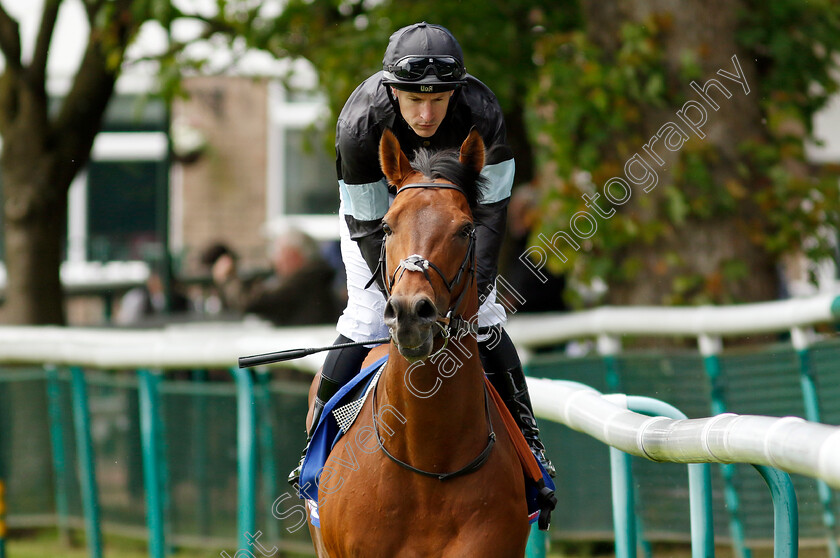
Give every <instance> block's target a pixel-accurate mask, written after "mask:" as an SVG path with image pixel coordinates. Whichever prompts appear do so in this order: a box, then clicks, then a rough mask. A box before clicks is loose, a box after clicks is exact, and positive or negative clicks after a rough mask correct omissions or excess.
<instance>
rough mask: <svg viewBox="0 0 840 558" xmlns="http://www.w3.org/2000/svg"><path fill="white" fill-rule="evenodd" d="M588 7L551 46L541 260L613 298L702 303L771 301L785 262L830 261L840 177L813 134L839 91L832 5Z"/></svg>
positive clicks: (839, 20)
mask: <svg viewBox="0 0 840 558" xmlns="http://www.w3.org/2000/svg"><path fill="white" fill-rule="evenodd" d="M581 7H582V10H583V13H584V15H585V18H584V19H585V23H584V26H583V28H582V29H581V30H578V31H574V32H571V33H563V34H552V35H549V36H546V37H544V38H543V39H542V40H541V41H540V43H539V44H538V45H537V54H536V55H537V58H538V60H539V61H540V64H541V70H540V78H539V80H538V84H539V85H538V87H537V88H535V89H534V91H533V96H532V97H531V101H532V103H533V104H534V107H535V115H536V118H535V119H534V120H533V126H532V131H533V133H534V137H535V138H536V139H537V142H538V143H539V145H540V153H541V155H542V157H543V158H542V159H541V160H542V162H543V163H544V166H543V171H544V172H543V173H542V175H541V179H542V188H543V206H542V208H543V221H542V225H541V228H540V230H539V231H536V232H535V235H534V238H533V246H534V250H533V253H532V254H530V256H533V259H532V260H531V261H534V262H536V261H539V260H540V259H541V258H542V261H541V262H540V263H544V262H545V261H546V260H547V261H548V262H549V264H550V265H551V266H553V267H555V269H560V270H563V271H564V272H566V273H569V274H570V275H572V276H573V277H575V278H576V279H579V280H580V281H582V282H584V283H586V282H589V281H591V280H592V279H594V278H596V277H597V278H601V279H604V280H605V281H606V283H607V284H608V285H609V295H608V296H609V301H610V302H613V303H618V304H674V303H681V304H687V303H689V304H696V303H729V302H739V301H760V300H771V299H773V298H776V297H777V296H778V293H779V286H780V285H779V279H778V277H779V274H778V264H779V261H780V259H781V258H782V257H784V256H785V255H787V254H792V253H797V252H806V253H807V254H808V255H809V256H810V257H811V258H814V259H819V258H823V257H826V256H827V255H829V254H830V251H831V238H830V237H828V236H826V235H823V234H821V232H822V231H824V230H826V229H829V230H835V229H836V225H837V216H838V210H840V194H839V193H838V183H837V177H838V174H840V173H838V170H840V169H838V168H837V167H836V166H834V167H831V166H822V167H819V166H816V165H812V164H809V163H808V162H807V161H806V159H805V153H804V143H805V141H806V140H808V139H809V136H810V132H811V121H812V117H813V115H814V113H815V112H816V111H817V110H818V109H819V108H820V107H822V106H823V105H824V104H825V102H826V100H827V99H828V97H829V96H830V95H831V94H832V93H833V92H835V91H837V83H836V82H835V81H834V80H833V79H832V77H831V72H832V71H836V69H837V60H838V51H840V33H838V31H840V7H838V5H837V4H836V3H835V2H831V1H828V0H826V1H821V2H812V3H801V2H796V1H795V0H776V1H774V2H759V1H755V0H742V1H740V2H725V1H722V0H721V1H718V0H715V1H700V0H690V1H686V2H681V3H680V4H679V5H678V6H677V5H674V4H673V3H670V2H664V1H660V0H632V1H629V2H609V3H603V2H595V1H590V0H582V1H581ZM710 80H716V82H712V81H710ZM718 85H720V86H721V87H718ZM724 89H725V91H724ZM666 144H668V145H666ZM538 234H541V235H542V237H540V236H538ZM551 240H554V242H553V244H551V246H549V243H550V241H551ZM533 265H535V266H536V264H533Z"/></svg>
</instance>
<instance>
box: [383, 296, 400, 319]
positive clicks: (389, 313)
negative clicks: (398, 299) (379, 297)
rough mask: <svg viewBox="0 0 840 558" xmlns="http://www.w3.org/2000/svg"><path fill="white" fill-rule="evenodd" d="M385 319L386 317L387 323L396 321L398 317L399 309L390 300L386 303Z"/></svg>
mask: <svg viewBox="0 0 840 558" xmlns="http://www.w3.org/2000/svg"><path fill="white" fill-rule="evenodd" d="M384 317H385V320H386V321H388V320H394V319H396V317H397V308H396V306H395V304H394V301H392V300H390V299H389V300H388V302H386V303H385V314H384Z"/></svg>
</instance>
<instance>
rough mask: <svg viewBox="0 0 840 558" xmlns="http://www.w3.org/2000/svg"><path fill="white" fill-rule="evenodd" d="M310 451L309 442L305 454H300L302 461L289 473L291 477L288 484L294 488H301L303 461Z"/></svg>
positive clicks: (304, 450)
mask: <svg viewBox="0 0 840 558" xmlns="http://www.w3.org/2000/svg"><path fill="white" fill-rule="evenodd" d="M308 451H309V441H307V442H306V447H304V448H303V452H302V453H301V454H300V461H298V464H297V467H295V468H294V469H292V470H291V471H290V472H289V476H288V477H287V478H286V482H288V483H289V485H291V487H292V488H295V487H297V486H300V473H301V471H302V470H303V460H304V459H306V453H307V452H308Z"/></svg>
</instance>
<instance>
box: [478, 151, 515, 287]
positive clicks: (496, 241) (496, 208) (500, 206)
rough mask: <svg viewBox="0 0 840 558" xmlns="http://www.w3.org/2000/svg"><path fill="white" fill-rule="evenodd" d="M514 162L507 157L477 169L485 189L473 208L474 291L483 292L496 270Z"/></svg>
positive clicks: (491, 284)
mask: <svg viewBox="0 0 840 558" xmlns="http://www.w3.org/2000/svg"><path fill="white" fill-rule="evenodd" d="M514 170H515V164H514V161H513V159H507V160H504V161H501V162H499V163H495V164H488V165H486V166H485V167H484V169H483V170H482V171H481V174H482V175H484V176H485V177H486V178H487V189H486V190H485V192H484V195H482V196H481V198H480V199H479V200H478V201H479V204H478V206H477V207H476V208H475V209H474V210H473V218H474V219H475V224H476V229H475V232H476V271H477V278H478V293H479V294H480V295H481V294H484V295H486V294H487V293H488V291H489V290H491V289H492V286H493V285H495V281H496V275H497V273H498V269H499V252H500V251H501V246H502V240H503V239H504V236H505V230H506V223H507V206H508V202H509V201H510V193H511V188H512V187H513V174H514Z"/></svg>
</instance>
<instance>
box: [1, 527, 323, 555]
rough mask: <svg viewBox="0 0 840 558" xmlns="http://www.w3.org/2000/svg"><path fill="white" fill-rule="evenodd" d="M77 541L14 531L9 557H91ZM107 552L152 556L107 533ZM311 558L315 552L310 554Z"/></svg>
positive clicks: (193, 551)
mask: <svg viewBox="0 0 840 558" xmlns="http://www.w3.org/2000/svg"><path fill="white" fill-rule="evenodd" d="M76 538H77V541H75V542H74V544H73V545H71V546H69V547H68V545H67V544H65V543H63V542H62V541H60V540H59V538H58V532H57V531H56V530H54V529H45V530H27V531H21V532H17V533H15V534H14V536H13V537H12V538H10V539H8V540H7V542H6V558H89V556H90V555H89V554H88V550H87V547H86V546H85V541H84V537H83V535H78V536H77V537H76ZM223 550H226V551H227V553H228V555H229V556H231V557H232V556H234V554H235V549H233V548H227V549H224V548H217V549H206V548H204V549H198V548H185V549H178V550H176V551H175V552H173V553H172V554H168V555H167V556H168V557H169V558H187V557H189V558H220V557H221V556H222V551H223ZM102 554H103V556H104V557H105V558H149V550H148V548H147V546H146V543H145V541H140V540H137V539H131V538H126V537H120V536H114V535H107V534H106V535H103V552H102ZM303 556H307V555H298V554H291V553H286V554H284V555H282V557H281V555H277V554H275V558H303ZM307 558H311V555H309V556H307Z"/></svg>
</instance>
